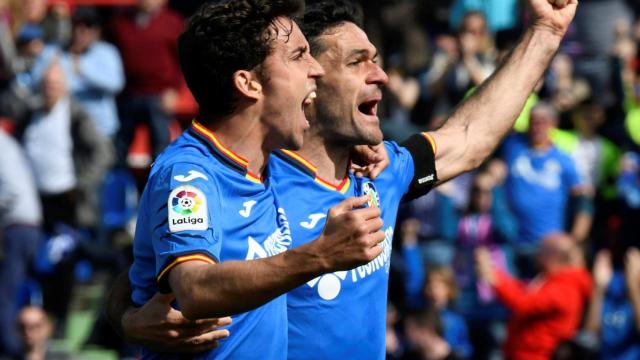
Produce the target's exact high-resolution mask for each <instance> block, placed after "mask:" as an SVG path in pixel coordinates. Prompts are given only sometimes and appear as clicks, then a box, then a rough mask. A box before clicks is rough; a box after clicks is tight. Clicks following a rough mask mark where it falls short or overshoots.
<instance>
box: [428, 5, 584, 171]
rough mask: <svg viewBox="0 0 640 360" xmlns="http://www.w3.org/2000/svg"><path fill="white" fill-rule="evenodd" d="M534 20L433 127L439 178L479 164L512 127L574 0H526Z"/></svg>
mask: <svg viewBox="0 0 640 360" xmlns="http://www.w3.org/2000/svg"><path fill="white" fill-rule="evenodd" d="M527 2H528V3H529V7H530V9H531V13H532V23H531V25H530V26H529V28H528V29H527V31H526V32H525V34H524V36H523V37H522V39H521V40H520V42H519V43H518V45H517V46H516V48H515V49H514V50H513V52H512V53H511V54H510V56H509V57H508V58H507V60H506V61H505V62H504V63H503V64H502V66H500V67H499V69H498V70H497V71H496V72H495V73H494V74H493V75H492V76H491V77H489V79H487V80H486V81H485V82H484V83H483V84H482V85H480V87H479V88H478V91H476V92H475V94H474V95H473V96H471V97H470V98H469V99H467V100H466V101H465V102H464V103H462V105H460V107H458V108H457V109H456V111H455V112H454V113H453V115H451V117H450V118H449V119H448V120H447V121H446V122H445V124H444V125H443V126H442V127H441V128H440V129H438V130H436V131H433V132H431V133H430V134H431V135H432V137H433V139H434V140H435V143H436V144H437V149H438V150H437V154H436V169H437V174H438V178H439V182H443V181H446V180H449V179H451V178H453V177H455V176H456V175H458V174H460V173H462V172H465V171H469V170H471V169H473V168H475V167H477V166H479V165H480V164H481V163H482V161H484V159H485V158H486V157H487V156H489V155H490V154H491V152H492V151H493V150H494V149H495V147H496V146H497V144H498V143H499V141H500V140H501V139H502V138H503V137H504V135H505V134H506V133H507V132H508V131H509V129H511V128H512V126H513V122H514V121H515V119H516V118H517V116H518V114H520V112H521V111H522V108H523V106H524V103H525V101H526V99H527V97H528V96H529V94H531V92H532V91H533V88H534V87H535V85H536V83H537V82H538V80H539V79H540V77H541V76H542V74H543V73H544V71H545V69H546V68H547V67H548V65H549V63H550V61H551V59H552V58H553V56H554V55H555V53H556V51H557V49H558V47H559V46H560V41H561V40H562V37H563V36H564V34H565V32H566V31H567V28H568V27H569V24H570V22H571V20H572V19H573V16H574V14H575V11H576V7H577V5H578V1H577V0H528V1H527Z"/></svg>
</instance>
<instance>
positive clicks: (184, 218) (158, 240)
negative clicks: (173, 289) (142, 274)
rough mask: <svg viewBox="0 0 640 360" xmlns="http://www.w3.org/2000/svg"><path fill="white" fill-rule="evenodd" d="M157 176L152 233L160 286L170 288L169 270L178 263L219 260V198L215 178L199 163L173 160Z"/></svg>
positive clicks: (166, 289)
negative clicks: (217, 209)
mask: <svg viewBox="0 0 640 360" xmlns="http://www.w3.org/2000/svg"><path fill="white" fill-rule="evenodd" d="M158 176H159V178H158V179H157V181H156V185H155V186H154V189H153V194H152V197H151V198H152V200H151V201H150V202H151V203H152V207H153V208H152V209H150V211H151V222H152V224H151V229H152V234H151V236H152V243H153V250H154V253H155V260H156V276H157V280H158V287H159V289H160V291H161V292H170V288H169V284H168V274H169V272H170V271H171V269H172V268H174V267H175V266H176V265H177V264H180V263H182V262H186V261H203V262H207V263H210V264H213V263H216V262H218V261H219V258H220V248H221V243H220V237H219V235H218V234H219V233H218V231H217V229H216V227H215V223H216V222H215V218H216V217H217V216H215V215H214V214H216V213H217V211H216V206H217V204H219V203H220V201H219V198H218V196H219V192H218V189H217V186H216V183H215V179H214V178H213V176H212V175H211V174H209V173H207V171H206V170H205V169H204V168H203V167H201V166H199V165H195V164H190V163H178V164H173V165H172V166H171V167H168V168H167V169H166V170H165V171H163V172H162V173H160V174H158Z"/></svg>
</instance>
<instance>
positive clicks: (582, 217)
mask: <svg viewBox="0 0 640 360" xmlns="http://www.w3.org/2000/svg"><path fill="white" fill-rule="evenodd" d="M592 221H593V216H592V215H591V214H589V213H584V212H579V213H578V214H576V218H575V220H574V222H573V227H572V229H571V236H573V238H574V239H576V241H578V242H582V241H584V240H585V239H586V238H587V236H589V231H590V230H591V223H592Z"/></svg>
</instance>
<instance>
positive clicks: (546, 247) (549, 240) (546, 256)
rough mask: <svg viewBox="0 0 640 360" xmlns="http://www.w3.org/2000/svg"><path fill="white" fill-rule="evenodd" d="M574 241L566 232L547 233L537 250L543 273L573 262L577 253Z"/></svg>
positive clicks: (559, 268)
mask: <svg viewBox="0 0 640 360" xmlns="http://www.w3.org/2000/svg"><path fill="white" fill-rule="evenodd" d="M578 251H579V250H578V248H577V247H576V245H575V241H574V240H573V239H572V238H571V237H569V236H568V235H566V234H561V233H558V234H550V235H547V236H546V237H545V238H544V239H543V240H542V243H541V244H540V248H539V250H538V262H539V264H540V267H541V270H542V271H543V272H544V273H552V272H554V271H557V270H561V269H563V268H566V267H567V266H570V265H572V264H573V262H574V260H575V258H576V256H577V255H578V254H577V252H578Z"/></svg>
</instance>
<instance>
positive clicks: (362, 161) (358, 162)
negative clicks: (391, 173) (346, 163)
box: [351, 143, 389, 180]
mask: <svg viewBox="0 0 640 360" xmlns="http://www.w3.org/2000/svg"><path fill="white" fill-rule="evenodd" d="M387 166H389V155H388V154H387V149H386V148H385V146H384V144H382V143H381V144H378V145H358V146H355V147H354V148H353V151H352V153H351V170H352V171H353V173H354V174H355V175H356V176H358V177H361V176H365V177H368V178H370V179H372V180H373V179H375V178H376V177H378V175H380V173H381V172H382V171H384V169H386V168H387Z"/></svg>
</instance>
